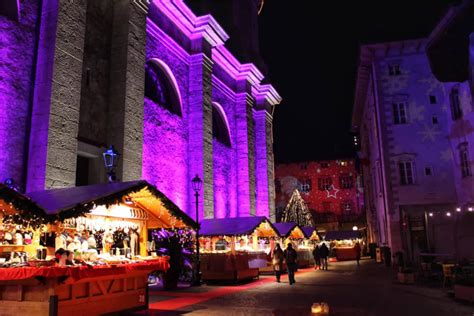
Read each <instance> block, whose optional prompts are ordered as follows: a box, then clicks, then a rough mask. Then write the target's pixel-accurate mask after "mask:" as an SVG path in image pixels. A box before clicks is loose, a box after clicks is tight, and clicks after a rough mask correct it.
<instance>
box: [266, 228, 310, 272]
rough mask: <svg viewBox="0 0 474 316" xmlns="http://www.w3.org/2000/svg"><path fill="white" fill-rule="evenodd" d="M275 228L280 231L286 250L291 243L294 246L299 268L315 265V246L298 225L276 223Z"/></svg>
mask: <svg viewBox="0 0 474 316" xmlns="http://www.w3.org/2000/svg"><path fill="white" fill-rule="evenodd" d="M274 226H275V228H276V229H277V230H278V233H279V236H280V238H281V241H282V244H283V245H284V248H286V246H287V245H288V244H289V243H292V244H293V248H294V249H295V250H296V252H297V253H298V267H300V268H301V267H306V266H308V265H311V264H314V259H313V255H312V251H313V246H312V244H311V243H310V241H309V239H307V238H306V235H305V233H304V232H303V230H302V229H301V228H300V227H299V226H298V225H297V224H296V223H275V224H274Z"/></svg>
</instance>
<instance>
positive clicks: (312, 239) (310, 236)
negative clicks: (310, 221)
mask: <svg viewBox="0 0 474 316" xmlns="http://www.w3.org/2000/svg"><path fill="white" fill-rule="evenodd" d="M301 230H303V233H304V235H305V237H306V240H307V241H308V245H311V243H313V244H314V243H317V242H319V241H320V238H319V235H318V231H317V230H316V228H314V227H302V228H301Z"/></svg>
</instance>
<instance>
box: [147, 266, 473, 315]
mask: <svg viewBox="0 0 474 316" xmlns="http://www.w3.org/2000/svg"><path fill="white" fill-rule="evenodd" d="M262 279H263V280H261V281H260V282H259V283H258V284H257V285H256V284H253V283H248V284H244V285H236V286H218V285H213V286H203V287H200V288H189V289H184V290H182V291H177V292H170V293H165V294H163V292H156V293H153V291H152V292H151V295H150V301H151V302H161V303H160V304H159V305H160V306H166V304H167V302H170V303H171V302H172V300H173V296H174V299H175V300H176V297H178V299H177V300H178V301H179V299H186V298H191V300H190V301H189V303H191V304H190V305H189V304H188V305H186V304H184V306H179V304H178V305H177V306H178V307H177V308H176V309H174V310H173V308H166V309H169V310H167V311H164V310H153V309H150V311H149V312H148V313H146V314H148V315H206V316H207V315H225V316H231V315H277V316H280V315H297V316H303V315H311V313H310V309H311V305H312V303H314V302H327V303H328V304H329V306H330V315H403V316H408V315H450V316H451V315H469V316H474V304H472V303H471V304H469V303H462V302H457V301H455V300H454V299H453V298H451V297H450V296H449V295H448V294H449V293H448V291H447V290H443V289H441V288H425V287H421V286H417V285H402V284H398V283H397V282H396V280H395V279H394V278H393V272H392V270H391V269H390V268H387V267H385V266H382V265H378V264H376V263H374V262H373V261H372V260H365V261H362V262H361V266H360V267H357V266H356V264H355V262H337V263H332V264H331V265H330V267H329V271H314V270H309V269H307V270H303V271H302V272H301V273H299V274H298V275H297V276H296V284H295V285H293V286H290V285H289V284H288V279H287V278H286V277H285V278H283V279H282V283H276V282H274V281H273V278H272V277H270V276H269V277H263V278H262ZM256 282H258V281H256ZM252 284H253V285H252ZM226 289H230V290H229V291H227V290H226ZM212 293H214V296H213V295H211V294H212ZM206 295H208V298H207V299H206V298H204V299H203V297H206ZM193 298H196V300H195V301H194V302H195V303H193ZM163 304H164V305H163ZM152 305H153V304H152ZM182 305H183V304H182ZM155 306H157V305H155ZM150 307H151V308H152V306H150ZM142 315H143V314H142Z"/></svg>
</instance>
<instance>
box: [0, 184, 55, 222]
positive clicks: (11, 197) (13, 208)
mask: <svg viewBox="0 0 474 316" xmlns="http://www.w3.org/2000/svg"><path fill="white" fill-rule="evenodd" d="M0 209H2V210H5V211H7V212H12V213H13V212H19V213H21V212H30V213H34V214H36V215H38V216H45V215H46V212H45V210H44V209H43V208H41V207H40V206H38V204H36V203H35V202H34V201H33V200H32V199H30V198H29V197H28V196H26V195H24V194H21V193H19V192H17V191H15V190H13V189H10V188H9V187H7V186H6V185H3V184H0Z"/></svg>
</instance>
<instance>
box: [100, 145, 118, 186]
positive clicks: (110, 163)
mask: <svg viewBox="0 0 474 316" xmlns="http://www.w3.org/2000/svg"><path fill="white" fill-rule="evenodd" d="M102 156H103V157H104V165H105V169H107V176H108V179H109V183H111V182H114V181H115V180H116V179H117V178H116V176H115V168H117V165H118V161H119V157H120V154H119V153H118V151H116V150H115V148H114V146H113V145H111V146H110V147H109V148H108V149H107V150H106V151H104V153H103V154H102Z"/></svg>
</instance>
